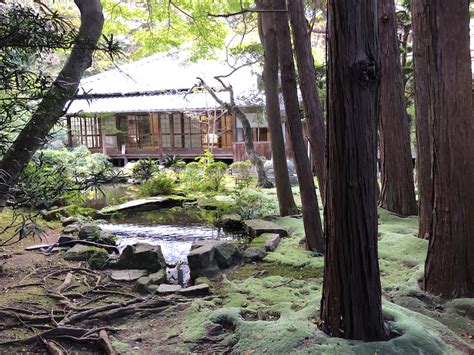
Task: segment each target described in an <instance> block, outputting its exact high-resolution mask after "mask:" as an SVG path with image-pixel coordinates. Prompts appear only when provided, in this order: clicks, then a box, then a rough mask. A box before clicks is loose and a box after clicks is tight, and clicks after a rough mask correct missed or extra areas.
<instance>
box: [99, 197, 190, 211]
mask: <svg viewBox="0 0 474 355" xmlns="http://www.w3.org/2000/svg"><path fill="white" fill-rule="evenodd" d="M182 202H183V199H178V198H170V197H161V196H157V197H150V198H142V199H139V200H133V201H128V202H125V203H122V204H120V205H116V206H108V207H105V208H103V209H101V210H100V211H99V212H98V213H99V214H100V215H103V216H107V215H110V214H114V213H119V212H120V213H132V212H146V211H153V210H157V209H161V208H170V207H174V206H178V205H181V204H182Z"/></svg>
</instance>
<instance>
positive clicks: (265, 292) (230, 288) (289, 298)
mask: <svg viewBox="0 0 474 355" xmlns="http://www.w3.org/2000/svg"><path fill="white" fill-rule="evenodd" d="M220 292H221V297H223V298H224V301H223V304H224V306H225V307H243V308H246V309H249V310H251V311H257V310H259V309H266V308H268V307H270V308H272V309H274V310H276V311H279V310H280V308H281V307H282V306H283V305H286V304H291V305H292V307H294V308H301V307H304V306H305V305H306V304H307V302H308V301H309V300H310V299H311V298H314V297H315V296H316V295H317V294H319V292H320V283H319V282H318V281H316V280H313V281H310V282H306V281H303V280H296V279H294V278H293V277H290V278H288V277H282V276H268V277H262V278H255V277H249V278H245V279H242V280H238V279H234V280H226V281H224V282H223V284H222V289H221V291H220Z"/></svg>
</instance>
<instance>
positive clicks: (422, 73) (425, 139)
mask: <svg viewBox="0 0 474 355" xmlns="http://www.w3.org/2000/svg"><path fill="white" fill-rule="evenodd" d="M424 3H425V4H423V3H421V2H416V3H415V1H414V0H412V18H413V21H412V26H413V38H414V41H413V56H414V63H413V67H414V75H415V117H416V121H415V123H416V150H417V154H416V175H417V180H418V215H419V219H420V224H419V230H418V237H419V238H422V239H429V228H428V227H429V226H430V225H431V218H432V216H431V206H432V195H433V191H432V186H431V153H430V149H431V148H430V139H429V134H428V132H429V123H428V117H429V111H430V101H431V99H430V92H429V88H428V82H429V78H430V75H431V74H430V65H432V63H429V59H428V56H429V48H430V46H431V43H430V41H431V40H430V38H431V35H430V31H431V29H430V27H429V23H428V17H427V14H426V13H425V12H424V10H423V6H427V5H426V2H424ZM415 14H416V18H415V16H414V15H415Z"/></svg>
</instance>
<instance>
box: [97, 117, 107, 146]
mask: <svg viewBox="0 0 474 355" xmlns="http://www.w3.org/2000/svg"><path fill="white" fill-rule="evenodd" d="M98 120H99V130H100V145H101V147H102V153H103V154H105V155H107V147H106V144H105V140H106V138H105V127H104V120H103V119H100V118H98Z"/></svg>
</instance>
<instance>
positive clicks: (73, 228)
mask: <svg viewBox="0 0 474 355" xmlns="http://www.w3.org/2000/svg"><path fill="white" fill-rule="evenodd" d="M80 230H81V226H80V225H79V224H77V223H73V224H70V225H68V226H67V227H64V229H63V233H64V234H76V233H79V231H80Z"/></svg>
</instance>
